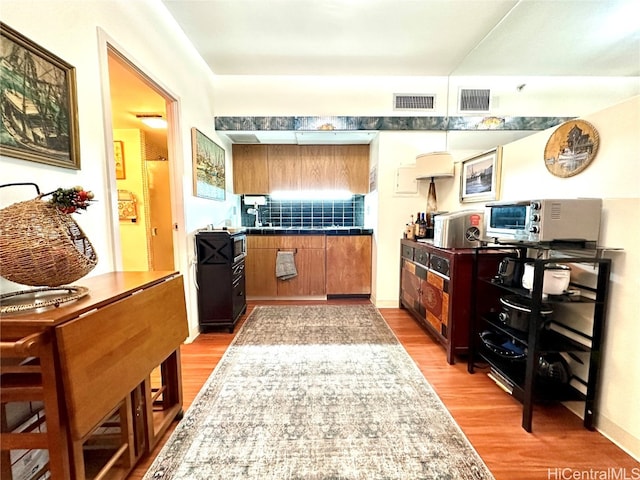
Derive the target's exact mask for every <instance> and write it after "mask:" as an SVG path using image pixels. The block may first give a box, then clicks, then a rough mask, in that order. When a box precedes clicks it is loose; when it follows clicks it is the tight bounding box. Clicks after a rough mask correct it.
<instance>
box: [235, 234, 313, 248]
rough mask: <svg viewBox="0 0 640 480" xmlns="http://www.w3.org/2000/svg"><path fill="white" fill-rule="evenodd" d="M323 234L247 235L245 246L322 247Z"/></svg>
mask: <svg viewBox="0 0 640 480" xmlns="http://www.w3.org/2000/svg"><path fill="white" fill-rule="evenodd" d="M324 245H325V236H324V235H247V248H248V249H251V248H280V249H287V250H291V249H294V248H324Z"/></svg>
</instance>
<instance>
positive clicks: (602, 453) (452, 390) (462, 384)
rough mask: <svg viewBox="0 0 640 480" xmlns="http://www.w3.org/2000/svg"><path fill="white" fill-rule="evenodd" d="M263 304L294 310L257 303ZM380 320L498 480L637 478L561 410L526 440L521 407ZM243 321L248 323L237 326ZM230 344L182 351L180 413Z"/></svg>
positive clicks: (437, 348)
mask: <svg viewBox="0 0 640 480" xmlns="http://www.w3.org/2000/svg"><path fill="white" fill-rule="evenodd" d="M354 302H355V303H361V302H362V301H361V300H335V301H330V302H313V303H333V304H336V303H354ZM267 303H268V304H285V303H286V304H292V303H296V302H259V304H267ZM297 303H301V302H297ZM307 303H309V302H307ZM255 305H256V303H253V302H252V303H250V304H249V308H248V312H247V314H248V313H250V311H251V310H252V309H253V307H254V306H255ZM380 312H381V313H382V315H383V317H384V318H385V320H386V321H387V323H388V324H389V326H390V327H391V328H392V330H393V331H394V333H395V334H396V336H397V337H398V339H399V340H400V342H401V343H402V345H403V346H404V347H405V349H406V350H407V352H408V353H409V355H411V357H412V358H413V360H414V361H415V362H416V364H417V365H418V366H419V368H420V370H421V371H422V372H423V374H424V376H425V377H426V379H427V380H428V381H429V383H430V384H431V385H432V386H433V388H434V389H435V390H436V392H437V393H438V395H439V396H440V398H441V399H442V401H443V402H444V404H445V406H446V407H447V408H448V409H449V411H450V412H451V414H452V416H453V418H454V419H455V420H456V422H457V423H458V425H460V427H461V428H462V430H463V431H464V433H465V434H466V436H467V438H469V440H470V441H471V443H472V444H473V446H474V447H475V449H476V450H477V451H478V453H479V454H480V456H481V457H482V459H483V460H484V461H485V463H486V464H487V466H488V467H489V469H490V470H491V472H492V473H493V475H494V476H495V478H496V480H549V479H564V478H581V479H582V478H607V479H609V478H625V479H626V478H629V479H631V478H640V463H639V462H636V461H635V460H634V459H633V458H632V457H631V456H629V455H627V454H626V453H625V452H624V451H622V450H621V449H620V448H618V447H617V446H615V445H614V444H613V443H611V442H610V441H609V440H607V439H606V438H605V437H604V436H602V435H601V434H599V433H597V432H592V431H589V430H586V429H585V428H584V427H583V426H582V421H581V420H580V419H579V418H578V417H576V416H575V415H574V414H572V413H571V412H570V411H569V410H567V409H566V408H564V407H563V406H561V405H555V406H540V407H536V408H535V410H534V416H533V433H527V432H525V431H524V430H523V429H522V428H521V426H520V424H521V419H522V407H521V404H520V403H519V402H517V401H516V400H514V399H513V398H512V397H511V396H509V395H507V394H506V393H504V392H503V391H502V390H500V389H499V388H498V387H497V386H496V385H495V383H493V382H492V381H491V380H490V379H489V378H487V376H486V375H485V374H484V373H482V372H480V371H478V372H477V373H475V374H473V375H470V374H469V373H467V370H466V362H464V360H462V361H459V362H457V363H456V364H455V365H453V366H452V365H449V364H447V363H446V361H445V354H444V349H443V348H442V346H441V345H440V344H438V343H437V342H435V341H434V340H433V339H432V337H431V336H430V335H429V334H427V333H426V332H425V331H424V330H423V329H422V328H421V327H420V326H419V325H418V324H417V323H416V322H415V321H414V320H413V318H412V317H411V316H410V315H409V314H408V313H407V312H406V311H405V310H401V309H398V308H389V309H381V310H380ZM245 318H246V315H245V316H244V317H243V319H242V321H244V319H245ZM235 331H236V332H237V331H238V329H237V328H236V330H235ZM232 339H233V335H232V334H229V333H227V332H226V331H224V332H221V333H206V334H201V335H200V336H198V338H197V339H196V340H195V341H194V342H193V343H191V344H188V345H183V346H182V348H181V354H182V382H183V392H184V406H185V410H186V409H187V407H188V406H189V405H190V404H191V402H192V401H193V399H194V397H195V396H196V394H197V393H198V391H199V390H200V388H201V387H202V385H203V384H204V382H205V381H206V379H207V378H208V377H209V374H210V373H211V371H212V370H213V368H214V367H215V365H216V364H217V362H218V361H219V360H220V358H221V357H222V355H223V354H224V352H225V350H226V348H227V346H228V345H229V343H230V342H231V340H232ZM168 436H169V433H167V435H165V438H164V439H163V440H162V442H160V446H158V448H157V449H156V451H155V452H153V454H152V455H151V456H150V457H149V458H147V459H144V460H143V461H142V462H141V463H140V464H139V465H138V467H137V468H136V469H135V470H134V471H133V472H132V473H131V475H130V476H129V479H140V478H142V476H143V475H144V473H145V471H146V469H147V468H148V466H149V465H150V463H151V461H152V460H153V457H154V456H155V455H157V453H158V451H159V450H160V447H161V445H162V444H163V443H164V442H165V441H166V439H167V438H168ZM611 469H614V470H613V473H609V476H607V477H604V476H602V475H604V474H602V475H601V474H600V473H599V472H606V471H610V470H611ZM585 472H586V473H585ZM590 472H594V473H590ZM619 472H622V473H623V474H626V477H625V476H624V475H621V476H612V475H615V474H618V475H620V473H619ZM589 475H591V476H589ZM634 475H635V476H634ZM229 480H233V479H229ZM407 480H410V479H407Z"/></svg>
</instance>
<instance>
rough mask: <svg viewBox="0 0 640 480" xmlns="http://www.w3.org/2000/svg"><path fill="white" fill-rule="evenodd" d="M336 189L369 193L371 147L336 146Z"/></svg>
mask: <svg viewBox="0 0 640 480" xmlns="http://www.w3.org/2000/svg"><path fill="white" fill-rule="evenodd" d="M334 149H335V150H334V152H335V165H336V168H335V173H334V175H335V182H336V183H335V187H334V188H336V189H338V190H343V189H346V190H349V191H350V192H351V193H360V194H365V193H369V145H334Z"/></svg>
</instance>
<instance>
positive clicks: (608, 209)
mask: <svg viewBox="0 0 640 480" xmlns="http://www.w3.org/2000/svg"><path fill="white" fill-rule="evenodd" d="M582 118H583V119H584V120H586V121H588V122H590V123H591V124H592V125H593V126H594V127H595V128H596V130H597V131H598V134H599V136H600V146H599V149H598V152H597V155H596V157H595V159H594V161H593V162H592V164H591V165H589V167H587V169H586V170H584V171H583V172H581V173H580V174H578V175H575V176H573V177H569V178H559V177H555V176H553V175H551V174H550V173H548V171H547V169H546V167H545V166H544V161H543V157H544V155H543V154H544V148H545V145H546V142H547V140H548V139H549V136H550V135H551V133H553V130H554V129H550V130H548V131H545V132H540V133H537V134H535V135H532V136H530V137H527V138H524V139H522V140H518V141H516V142H513V143H511V144H508V145H505V146H504V149H503V162H502V199H505V200H511V199H522V198H532V197H542V198H570V197H599V198H603V199H604V206H603V209H604V211H603V221H602V225H601V234H600V241H599V243H600V244H601V245H603V246H607V247H617V248H622V249H623V252H618V253H616V252H609V253H607V254H606V255H607V257H610V258H611V259H612V272H611V283H610V291H609V305H608V316H607V323H606V325H605V331H604V346H603V352H604V354H603V370H602V374H601V388H600V396H599V400H600V412H599V415H598V417H597V419H596V425H597V427H598V428H599V429H600V430H601V431H602V432H603V433H604V434H606V435H608V436H610V437H611V438H613V439H615V441H616V442H617V443H619V444H620V445H622V446H623V447H624V448H626V449H627V450H628V451H629V452H630V453H632V455H634V456H635V457H636V458H640V409H638V405H640V368H639V367H640V349H638V339H640V322H638V312H640V297H639V296H638V292H639V291H640V277H639V276H638V274H637V272H638V271H640V252H639V251H638V246H639V245H640V225H639V224H638V221H637V220H638V218H640V216H639V214H638V212H640V136H639V135H638V132H640V97H638V96H636V97H633V98H631V99H629V100H627V101H625V102H622V103H620V104H618V105H614V106H612V107H610V108H607V109H605V110H602V111H599V112H596V113H592V114H590V115H584V116H583V117H582Z"/></svg>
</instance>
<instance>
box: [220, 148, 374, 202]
mask: <svg viewBox="0 0 640 480" xmlns="http://www.w3.org/2000/svg"><path fill="white" fill-rule="evenodd" d="M232 152H233V191H234V193H236V194H268V193H271V192H273V191H275V190H349V191H350V192H351V193H354V194H365V193H368V192H369V145H233V149H232Z"/></svg>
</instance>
